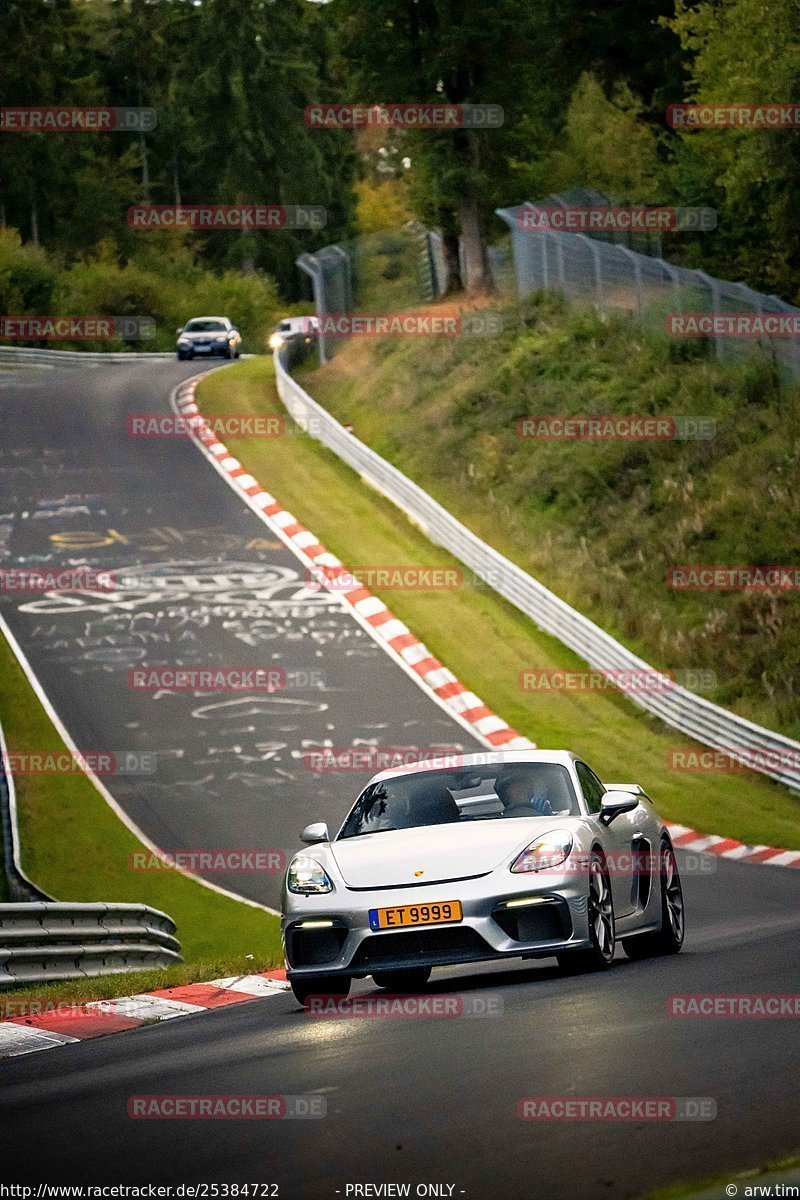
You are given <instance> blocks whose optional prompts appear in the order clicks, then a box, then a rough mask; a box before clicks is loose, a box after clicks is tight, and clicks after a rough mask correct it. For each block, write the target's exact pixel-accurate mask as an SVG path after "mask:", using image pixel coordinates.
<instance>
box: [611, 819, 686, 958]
mask: <svg viewBox="0 0 800 1200" xmlns="http://www.w3.org/2000/svg"><path fill="white" fill-rule="evenodd" d="M658 875H659V883H660V887H661V928H660V929H658V930H656V931H655V932H653V933H640V934H637V936H636V937H632V938H626V939H625V941H624V942H623V943H622V949H623V950H624V951H625V953H626V954H627V956H628V958H632V959H634V960H636V959H640V958H652V957H654V956H656V955H662V954H677V953H678V952H679V950H680V948H681V946H682V945H683V934H684V927H685V926H684V914H683V889H682V887H681V877H680V875H679V874H678V864H677V861H676V859H675V851H674V850H673V849H672V846H670V844H669V842H667V841H666V840H665V841H663V842H662V843H661V850H660V852H659V856H658Z"/></svg>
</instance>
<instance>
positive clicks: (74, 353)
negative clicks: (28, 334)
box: [0, 346, 175, 367]
mask: <svg viewBox="0 0 800 1200" xmlns="http://www.w3.org/2000/svg"><path fill="white" fill-rule="evenodd" d="M174 357H175V355H174V354H172V353H171V352H170V351H167V350H162V351H156V350H148V351H143V350H130V351H127V352H125V351H122V350H109V351H108V353H107V354H104V353H103V352H102V351H97V350H37V349H34V348H32V347H29V346H0V363H10V364H11V365H12V366H13V365H14V364H15V363H20V364H22V365H23V366H24V365H25V364H26V363H33V364H34V365H36V364H40V365H41V366H43V367H59V366H69V365H71V364H75V365H76V366H80V365H83V366H86V365H89V364H90V365H92V366H95V365H97V366H100V365H102V364H103V363H121V362H141V361H142V360H143V359H144V360H145V361H147V360H150V361H152V362H165V361H166V360H167V359H170V358H174Z"/></svg>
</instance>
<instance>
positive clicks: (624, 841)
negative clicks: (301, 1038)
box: [281, 750, 684, 1004]
mask: <svg viewBox="0 0 800 1200" xmlns="http://www.w3.org/2000/svg"><path fill="white" fill-rule="evenodd" d="M456 826H458V828H456ZM301 838H302V841H303V842H305V843H306V844H307V845H308V847H309V849H307V850H304V851H303V852H301V853H299V854H297V855H295V857H294V858H293V859H292V861H291V863H290V864H289V868H288V871H287V873H286V878H285V881H284V888H283V904H282V913H283V915H282V922H281V929H282V934H283V942H284V948H285V952H286V961H287V967H288V978H289V981H290V983H291V985H292V989H293V991H294V994H295V996H296V997H297V999H298V1000H299V1001H300V1003H301V1004H302V1003H305V1002H306V1000H307V999H308V997H309V996H310V995H312V994H314V993H329V994H336V995H346V994H347V992H348V991H349V989H350V981H351V979H353V978H357V979H358V978H364V977H365V976H367V975H371V976H372V978H373V979H374V981H375V983H376V984H377V985H378V986H379V987H385V988H388V989H390V990H391V991H396V992H403V991H413V990H414V989H416V988H418V987H421V986H423V985H424V984H425V983H426V982H427V980H428V978H429V976H430V973H431V968H432V967H437V966H449V965H451V964H454V963H471V962H481V961H485V960H487V959H498V958H546V957H549V956H553V955H554V956H555V957H556V958H557V959H558V962H559V964H560V966H561V967H562V968H563V969H565V970H569V971H574V970H581V971H583V970H596V969H600V970H602V969H604V968H607V967H608V966H610V964H611V960H612V959H613V957H614V948H615V945H616V942H617V941H621V942H622V946H623V949H624V951H625V953H626V954H627V955H628V957H629V958H643V957H645V956H647V955H655V954H675V953H677V952H678V951H679V950H680V948H681V945H682V943H683V930H684V913H683V895H682V892H681V883H680V877H679V875H678V868H677V864H676V861H675V854H674V852H673V848H672V843H671V841H670V837H669V833H668V831H667V828H666V826H665V825H664V822H663V821H662V820H661V819H660V818H659V816H658V814H657V813H656V812H655V810H654V808H653V805H652V802H651V801H650V799H649V797H648V796H647V795H646V794H645V792H644V791H643V789H642V788H641V787H639V786H638V785H637V784H634V783H613V784H604V783H601V782H600V780H599V779H598V777H597V775H595V773H594V771H592V770H591V768H590V767H588V766H587V765H586V763H585V762H582V761H581V759H580V758H578V756H577V755H575V754H572V753H571V752H570V751H567V750H548V751H537V750H525V751H518V752H515V753H490V752H486V753H477V754H468V755H453V756H452V757H451V758H441V759H434V760H431V761H430V762H428V763H424V764H420V765H417V766H412V767H401V768H399V769H394V770H389V771H383V772H381V773H380V774H379V775H375V776H374V778H373V779H371V780H370V782H369V783H368V784H367V786H366V788H365V789H364V791H363V792H362V793H361V795H360V796H359V797H358V799H357V800H356V802H355V804H354V805H353V807H352V809H351V811H350V813H349V815H348V816H347V818H346V820H345V822H344V824H343V825H342V827H341V829H340V830H339V832H338V833H337V834H336V836H335V837H333V838H331V836H330V834H329V832H328V828H327V826H326V825H324V824H315V825H309V826H307V828H306V829H304V830H303V833H302V834H301Z"/></svg>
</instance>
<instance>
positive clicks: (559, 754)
mask: <svg viewBox="0 0 800 1200" xmlns="http://www.w3.org/2000/svg"><path fill="white" fill-rule="evenodd" d="M578 757H579V756H578V755H577V754H575V753H574V752H573V751H572V750H478V751H477V752H475V753H472V754H460V753H452V754H442V755H438V756H434V755H432V756H431V757H430V758H429V759H425V760H424V761H423V762H416V763H412V764H411V765H409V766H403V767H389V769H388V770H386V771H379V772H378V774H377V775H373V776H372V778H371V779H370V781H369V784H367V787H369V786H370V784H373V783H382V782H383V780H385V779H397V778H399V777H400V776H401V775H415V774H417V773H418V772H420V771H452V770H454V769H455V768H456V767H458V768H461V767H472V766H475V767H485V766H494V765H497V766H504V765H506V764H508V763H557V764H559V765H560V766H562V767H570V766H572V764H573V763H574V762H575V760H576V759H578ZM581 761H582V760H581Z"/></svg>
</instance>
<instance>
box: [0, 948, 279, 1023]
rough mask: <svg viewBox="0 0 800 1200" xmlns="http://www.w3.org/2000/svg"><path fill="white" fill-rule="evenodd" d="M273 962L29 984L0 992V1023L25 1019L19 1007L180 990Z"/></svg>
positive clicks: (229, 962) (218, 963)
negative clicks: (10, 1019)
mask: <svg viewBox="0 0 800 1200" xmlns="http://www.w3.org/2000/svg"><path fill="white" fill-rule="evenodd" d="M274 965H275V964H274V963H264V962H261V963H258V962H256V960H255V959H250V958H249V957H246V956H245V955H243V954H240V955H238V956H236V955H234V956H227V957H225V958H220V959H217V960H214V959H209V960H208V961H207V962H206V961H203V960H198V961H197V962H192V963H184V964H183V965H182V966H177V967H165V968H164V969H163V970H153V971H131V972H128V973H125V974H122V975H98V976H97V977H96V978H91V979H66V980H63V981H61V982H60V983H47V984H41V983H37V984H30V985H29V986H28V987H20V988H13V989H12V990H11V991H8V992H6V991H3V992H0V1020H2V1019H3V1018H4V1017H15V1016H24V1015H25V1014H24V1013H23V1012H21V1011H20V1009H21V1007H22V1006H23V1005H25V1004H27V1003H29V1002H35V1003H36V1004H37V1005H40V1006H42V1007H44V1006H49V1005H56V1004H62V1003H64V1004H69V1003H73V1004H77V1003H88V1002H89V1001H90V1000H114V999H115V998H116V997H117V996H131V995H134V996H138V995H139V994H140V993H141V992H155V991H159V990H160V989H162V988H173V987H181V986H183V985H184V984H187V983H204V982H208V981H209V980H211V979H228V978H230V977H231V976H234V977H239V976H242V975H254V974H256V973H257V972H258V971H267V970H269V969H270V967H271V966H274Z"/></svg>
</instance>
